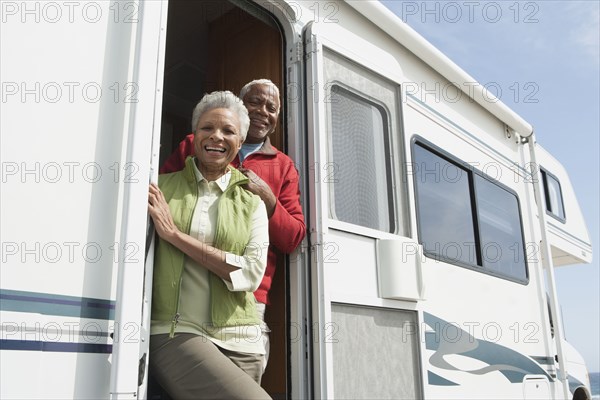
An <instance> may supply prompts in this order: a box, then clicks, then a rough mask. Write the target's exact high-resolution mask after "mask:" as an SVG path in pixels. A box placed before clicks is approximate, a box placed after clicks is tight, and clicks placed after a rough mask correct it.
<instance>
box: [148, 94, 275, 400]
mask: <svg viewBox="0 0 600 400" xmlns="http://www.w3.org/2000/svg"><path fill="white" fill-rule="evenodd" d="M249 124H250V120H249V118H248V111H247V110H246V108H245V107H244V105H243V103H242V101H241V100H240V99H239V98H237V97H236V96H235V95H234V94H232V93H231V92H228V91H227V92H213V93H210V94H208V95H206V96H204V97H203V98H202V100H201V101H200V102H199V103H198V105H197V106H196V108H195V109H194V112H193V115H192V127H193V128H194V131H195V138H194V150H195V156H194V157H188V158H187V159H186V163H185V168H184V169H183V170H182V171H179V172H175V173H172V174H166V175H161V176H160V177H159V184H158V187H157V186H156V185H154V184H151V185H150V191H149V196H148V210H149V213H150V216H151V217H152V219H153V221H154V225H155V228H156V232H157V233H158V236H159V240H158V246H157V249H156V257H155V263H154V283H153V295H152V324H151V340H150V366H151V369H152V374H153V375H154V376H155V378H156V379H157V380H158V382H159V383H160V384H161V385H162V386H163V388H164V389H165V390H166V391H167V392H168V393H169V394H170V396H171V397H173V398H175V399H183V398H189V399H202V398H210V399H214V398H226V399H236V398H237V399H253V398H256V399H263V398H270V397H269V395H268V394H267V393H266V392H265V391H264V390H263V389H262V388H261V387H260V384H259V383H260V376H261V372H262V362H263V357H264V348H263V346H262V341H261V340H262V339H261V329H260V320H259V319H258V316H257V312H256V305H255V300H254V295H253V294H252V292H253V291H254V290H256V288H257V287H258V285H259V284H260V282H261V279H262V277H263V274H264V270H265V266H266V259H267V248H266V246H267V244H268V242H269V238H268V218H267V212H266V208H265V205H264V203H263V202H262V200H260V197H258V196H256V195H254V194H252V193H250V192H248V191H246V190H245V189H243V188H242V185H244V184H246V183H247V182H248V178H246V177H245V176H244V175H243V174H242V173H240V172H239V171H238V170H236V169H235V168H233V167H231V166H229V163H230V162H231V160H233V158H234V157H235V156H236V154H237V152H238V150H239V149H240V147H241V144H242V142H243V141H244V139H245V136H246V133H247V131H248V127H249Z"/></svg>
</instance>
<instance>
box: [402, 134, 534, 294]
mask: <svg viewBox="0 0 600 400" xmlns="http://www.w3.org/2000/svg"><path fill="white" fill-rule="evenodd" d="M413 159H414V165H413V179H414V183H415V189H416V198H417V222H418V231H419V242H420V243H421V244H422V245H423V249H424V252H425V254H426V255H427V256H429V257H432V258H436V259H440V260H444V261H446V262H450V263H455V264H458V265H461V266H466V267H468V268H473V269H477V270H479V271H482V272H485V273H489V274H493V275H497V276H502V277H506V278H509V279H512V280H517V281H520V282H525V281H527V267H526V263H525V252H524V242H523V232H522V224H521V217H520V215H521V214H520V209H519V201H518V199H517V196H516V195H515V194H514V193H512V192H511V191H509V190H508V189H506V188H504V187H503V186H501V185H500V184H498V183H496V182H494V181H492V180H489V179H487V178H484V177H483V175H480V174H479V173H478V172H477V171H475V170H473V169H471V168H469V167H467V166H465V165H464V163H462V162H460V161H458V160H455V159H454V158H453V157H451V156H449V155H446V154H444V153H443V152H442V151H438V150H436V149H433V148H429V147H426V146H425V145H424V144H422V143H419V142H416V143H415V144H414V146H413Z"/></svg>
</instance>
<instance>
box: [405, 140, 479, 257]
mask: <svg viewBox="0 0 600 400" xmlns="http://www.w3.org/2000/svg"><path fill="white" fill-rule="evenodd" d="M414 159H415V162H416V165H415V167H414V170H415V175H414V180H415V185H416V190H417V203H418V204H417V206H418V210H419V212H418V224H419V234H420V238H421V243H422V245H423V249H424V250H425V253H426V254H429V255H435V258H437V259H443V260H446V261H449V262H458V263H464V264H467V265H478V264H480V262H479V260H478V259H477V253H478V252H477V251H475V249H474V245H475V243H476V241H475V229H474V221H473V217H474V216H473V211H472V210H473V204H472V203H471V189H470V184H469V173H468V171H467V170H466V169H464V168H462V167H460V166H458V165H456V164H455V163H453V162H450V161H448V160H446V159H444V158H442V157H440V156H439V155H436V154H434V153H432V152H431V151H429V150H427V149H425V148H423V147H421V146H415V147H414Z"/></svg>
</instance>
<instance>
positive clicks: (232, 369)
mask: <svg viewBox="0 0 600 400" xmlns="http://www.w3.org/2000/svg"><path fill="white" fill-rule="evenodd" d="M150 368H151V371H152V374H153V375H154V377H155V378H156V380H157V381H158V383H160V385H161V386H162V387H163V388H164V389H165V390H166V391H167V392H168V393H169V395H170V396H171V397H172V398H173V399H175V400H178V399H270V398H271V397H270V396H269V394H268V393H267V392H265V391H264V389H263V388H261V387H260V384H259V382H260V377H261V375H262V371H263V356H262V355H261V354H248V353H238V352H233V351H228V350H224V349H221V348H219V347H218V346H216V345H215V344H214V343H212V342H211V341H210V340H208V339H206V338H204V337H202V336H198V335H194V334H191V333H178V334H176V335H175V337H173V338H169V335H167V334H164V335H152V336H151V339H150Z"/></svg>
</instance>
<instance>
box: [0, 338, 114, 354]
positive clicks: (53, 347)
mask: <svg viewBox="0 0 600 400" xmlns="http://www.w3.org/2000/svg"><path fill="white" fill-rule="evenodd" d="M0 350H28V351H54V352H63V353H112V345H110V344H97V343H64V342H43V341H38V340H8V339H1V340H0Z"/></svg>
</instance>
